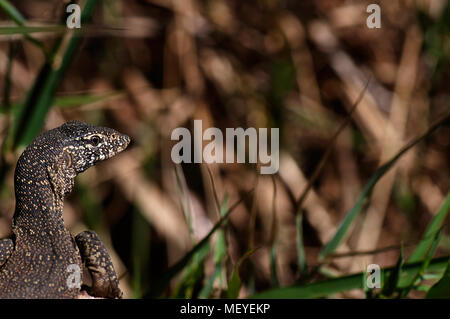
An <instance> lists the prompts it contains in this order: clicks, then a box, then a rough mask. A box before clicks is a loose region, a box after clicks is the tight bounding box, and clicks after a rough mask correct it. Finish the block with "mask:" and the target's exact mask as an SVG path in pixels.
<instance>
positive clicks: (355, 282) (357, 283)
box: [250, 256, 449, 299]
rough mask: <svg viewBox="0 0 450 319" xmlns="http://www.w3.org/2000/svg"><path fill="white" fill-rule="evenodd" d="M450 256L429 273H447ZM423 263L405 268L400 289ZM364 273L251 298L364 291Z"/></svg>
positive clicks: (437, 261) (434, 264)
mask: <svg viewBox="0 0 450 319" xmlns="http://www.w3.org/2000/svg"><path fill="white" fill-rule="evenodd" d="M448 258H449V256H446V257H441V258H435V259H433V260H431V262H430V264H429V266H428V268H427V271H428V272H441V273H443V272H444V271H445V267H446V266H447V263H448ZM421 266H422V263H414V264H407V265H404V266H403V269H402V274H401V277H400V280H399V284H398V286H399V287H405V286H407V285H408V283H409V281H410V280H411V278H414V276H415V274H416V273H417V271H419V270H420V268H421ZM394 269H395V266H394V267H390V268H385V269H384V270H383V272H384V277H385V278H386V276H389V275H390V274H391V273H392V271H394ZM363 278H364V275H363V273H358V274H354V275H349V276H345V277H339V278H333V279H328V280H324V281H319V282H315V283H311V284H306V285H296V286H289V287H283V288H277V289H271V290H268V291H265V292H261V293H258V294H256V295H253V296H251V297H250V298H257V299H264V298H268V299H280V298H285V299H299V298H320V297H325V296H328V295H332V294H334V293H338V292H344V291H348V290H351V289H364V281H363V280H362V279H363Z"/></svg>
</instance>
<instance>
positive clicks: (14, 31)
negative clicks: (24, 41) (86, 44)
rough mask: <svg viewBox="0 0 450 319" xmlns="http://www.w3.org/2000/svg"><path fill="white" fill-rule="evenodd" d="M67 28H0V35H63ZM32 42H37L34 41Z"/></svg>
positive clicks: (47, 26)
mask: <svg viewBox="0 0 450 319" xmlns="http://www.w3.org/2000/svg"><path fill="white" fill-rule="evenodd" d="M66 31H67V27H66V26H64V25H46V26H17V27H0V35H16V34H22V35H29V34H30V33H37V32H52V33H55V34H60V33H64V32H66ZM34 41H38V40H36V39H34Z"/></svg>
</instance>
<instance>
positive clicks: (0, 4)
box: [0, 0, 25, 25]
mask: <svg viewBox="0 0 450 319" xmlns="http://www.w3.org/2000/svg"><path fill="white" fill-rule="evenodd" d="M0 8H2V9H3V11H5V13H6V14H7V15H8V17H10V18H11V19H12V20H13V21H14V22H15V23H17V24H18V25H23V24H24V23H25V18H24V17H23V16H22V14H21V13H20V12H19V11H18V10H17V9H16V8H15V7H14V6H13V5H12V4H11V3H9V1H7V0H0Z"/></svg>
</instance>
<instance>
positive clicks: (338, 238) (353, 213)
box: [319, 114, 450, 260]
mask: <svg viewBox="0 0 450 319" xmlns="http://www.w3.org/2000/svg"><path fill="white" fill-rule="evenodd" d="M449 118H450V114H446V115H445V116H443V117H442V118H441V119H440V120H438V121H437V122H436V123H434V124H433V125H431V126H430V127H429V128H428V130H427V131H426V132H425V133H424V134H422V135H421V136H419V137H417V138H416V139H414V140H413V141H411V142H410V143H409V144H407V145H406V146H404V147H403V148H402V149H401V150H400V151H399V152H398V153H397V154H396V155H395V156H394V157H393V158H392V159H390V160H389V161H388V162H387V163H385V164H384V165H382V166H381V167H380V168H378V169H377V170H376V171H375V174H373V175H372V177H371V178H370V180H369V181H368V183H367V184H366V185H365V186H364V188H363V190H362V192H361V194H360V195H359V196H358V199H357V201H356V204H355V205H354V206H353V207H352V208H351V209H350V210H349V211H348V212H347V214H346V215H345V217H344V219H343V220H342V222H341V224H340V225H339V227H338V230H337V231H336V233H335V234H334V236H333V238H332V239H331V240H330V241H329V242H328V243H327V244H326V245H325V246H324V247H323V248H322V250H321V252H320V254H319V260H323V259H324V258H325V257H326V256H327V255H329V254H330V253H332V252H334V251H335V250H336V248H337V247H338V246H339V245H340V243H341V242H342V240H343V239H344V237H345V236H346V234H347V231H348V230H349V228H350V225H351V224H352V222H353V221H354V220H355V218H356V217H357V216H358V214H359V213H360V211H361V209H362V207H363V205H364V204H365V202H366V201H367V199H368V198H369V196H370V194H371V193H372V190H373V188H374V187H375V185H376V184H377V182H378V181H379V180H380V178H381V177H383V175H384V174H386V172H387V171H388V170H389V169H390V168H391V167H392V166H393V165H394V164H395V162H397V160H398V159H399V158H400V157H401V156H402V155H403V154H405V153H406V152H407V151H408V150H409V149H410V148H412V147H413V146H415V145H416V144H417V143H419V142H420V141H421V140H422V139H424V138H425V137H427V136H428V135H430V134H431V133H433V132H434V131H435V130H436V129H437V128H438V127H439V126H440V125H441V124H443V123H445V122H446V121H448V120H449Z"/></svg>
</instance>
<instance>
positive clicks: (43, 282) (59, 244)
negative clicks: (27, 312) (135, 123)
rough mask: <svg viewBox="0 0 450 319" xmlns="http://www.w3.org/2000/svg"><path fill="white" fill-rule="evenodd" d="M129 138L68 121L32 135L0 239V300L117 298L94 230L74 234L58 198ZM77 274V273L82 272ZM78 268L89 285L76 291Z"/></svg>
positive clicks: (110, 270) (110, 268) (16, 175)
mask: <svg viewBox="0 0 450 319" xmlns="http://www.w3.org/2000/svg"><path fill="white" fill-rule="evenodd" d="M129 142H130V138H129V137H128V136H126V135H125V134H121V133H119V132H117V131H115V130H113V129H110V128H106V127H99V126H93V125H89V124H86V123H82V122H78V121H71V122H67V123H65V124H63V125H61V126H60V127H57V128H55V129H52V130H49V131H46V132H44V133H43V134H41V135H40V136H38V137H37V138H36V139H35V140H34V141H33V142H31V144H30V145H29V146H28V147H27V148H26V149H25V150H24V152H23V153H22V155H21V156H20V157H19V160H18V162H17V166H16V169H15V173H14V189H15V196H16V208H15V212H14V216H13V222H12V235H11V236H10V237H9V238H6V239H0V298H78V297H79V296H80V295H81V294H82V292H81V289H82V287H83V289H86V291H87V292H88V293H89V294H90V295H92V296H97V297H105V298H121V296H122V292H121V291H120V289H119V286H118V278H117V275H116V272H115V270H114V267H113V264H112V262H111V258H110V256H109V254H108V252H107V250H106V248H105V246H104V245H103V243H102V242H101V241H100V238H99V237H98V235H97V234H96V233H95V232H94V231H84V232H81V233H80V234H78V235H77V236H75V237H74V236H72V235H71V233H70V232H69V231H68V230H67V229H66V227H65V226H64V221H63V216H62V212H63V202H64V197H65V195H66V194H68V193H69V192H70V191H71V190H72V187H73V186H74V178H75V176H76V175H77V174H79V173H81V172H83V171H85V170H86V169H88V168H89V167H91V166H93V165H95V164H97V163H98V162H100V161H103V160H106V159H108V158H111V157H113V156H115V155H116V154H118V153H120V152H121V151H123V150H124V149H125V148H126V147H127V146H128V144H129ZM80 270H81V271H80ZM83 270H87V271H88V272H89V274H90V276H91V278H92V285H91V287H85V286H81V285H82V284H83V283H84V281H83V279H84V277H85V276H83Z"/></svg>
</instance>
